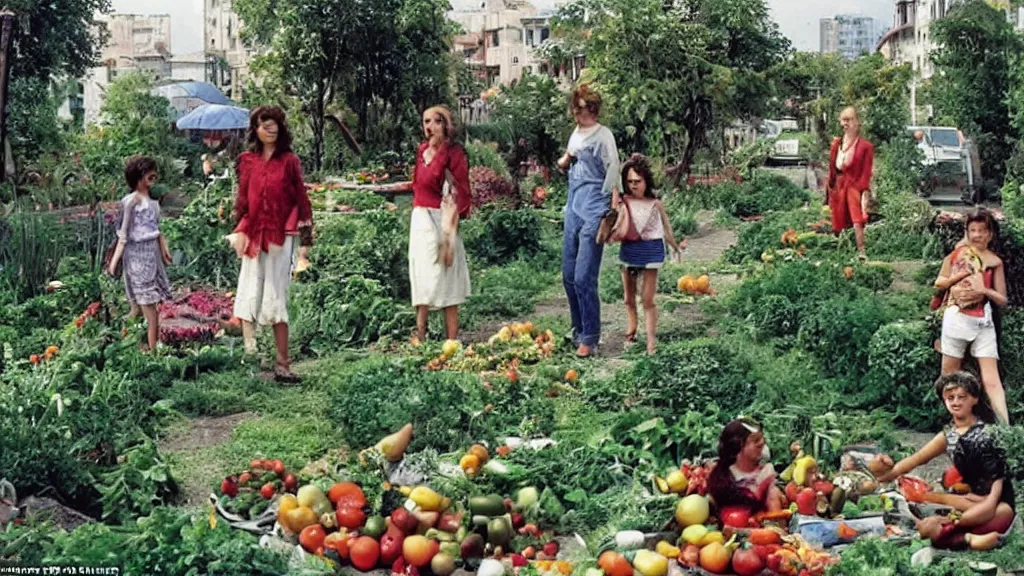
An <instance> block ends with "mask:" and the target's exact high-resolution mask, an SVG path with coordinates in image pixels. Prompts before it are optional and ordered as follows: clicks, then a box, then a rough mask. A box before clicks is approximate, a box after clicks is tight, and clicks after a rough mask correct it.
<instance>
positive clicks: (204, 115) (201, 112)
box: [177, 104, 249, 130]
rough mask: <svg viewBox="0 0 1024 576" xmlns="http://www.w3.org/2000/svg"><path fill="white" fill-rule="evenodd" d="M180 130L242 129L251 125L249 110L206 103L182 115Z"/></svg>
mask: <svg viewBox="0 0 1024 576" xmlns="http://www.w3.org/2000/svg"><path fill="white" fill-rule="evenodd" d="M177 126H178V130H242V129H245V128H248V127H249V111H248V110H246V109H245V108H239V107H238V106H225V105H222V104H206V105H205V106H200V107H199V108H196V109H195V110H193V111H191V112H189V113H188V114H186V115H184V116H182V117H181V118H180V119H179V120H178V122H177Z"/></svg>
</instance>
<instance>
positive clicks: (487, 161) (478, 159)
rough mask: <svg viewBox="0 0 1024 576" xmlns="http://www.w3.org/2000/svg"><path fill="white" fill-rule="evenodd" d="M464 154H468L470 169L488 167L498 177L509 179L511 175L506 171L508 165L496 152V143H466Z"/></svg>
mask: <svg viewBox="0 0 1024 576" xmlns="http://www.w3.org/2000/svg"><path fill="white" fill-rule="evenodd" d="M466 154H467V155H468V156H469V167H470V169H473V168H477V167H483V168H490V169H491V170H492V171H493V172H494V173H495V174H497V175H498V176H499V177H501V178H504V179H505V180H509V179H511V178H512V175H511V174H509V173H508V165H507V164H506V163H505V159H504V158H502V157H501V154H500V153H499V152H498V145H497V144H496V143H493V142H486V143H485V142H480V141H474V142H470V143H468V144H466Z"/></svg>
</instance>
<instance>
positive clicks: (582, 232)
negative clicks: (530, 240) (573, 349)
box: [562, 208, 604, 346]
mask: <svg viewBox="0 0 1024 576" xmlns="http://www.w3.org/2000/svg"><path fill="white" fill-rule="evenodd" d="M600 224H601V220H600V219H596V220H593V221H591V222H587V221H585V220H583V219H582V218H580V216H579V215H578V214H576V213H575V212H574V211H573V210H572V209H571V208H570V209H567V210H566V211H565V237H564V238H563V239H562V284H563V285H564V286H565V294H566V296H568V297H569V314H570V315H571V316H572V333H573V339H574V341H575V342H576V343H578V344H585V345H587V346H596V345H597V343H598V342H599V341H600V339H601V299H600V297H599V296H598V293H597V279H598V276H599V275H600V272H601V256H602V255H603V254H604V245H603V244H598V243H597V229H598V226H599V225H600Z"/></svg>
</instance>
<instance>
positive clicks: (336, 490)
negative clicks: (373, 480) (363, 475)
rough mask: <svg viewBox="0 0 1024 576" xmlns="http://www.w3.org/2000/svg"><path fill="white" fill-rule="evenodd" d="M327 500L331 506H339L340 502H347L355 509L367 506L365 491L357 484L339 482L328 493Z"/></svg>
mask: <svg viewBox="0 0 1024 576" xmlns="http://www.w3.org/2000/svg"><path fill="white" fill-rule="evenodd" d="M327 499H328V500H330V501H331V504H335V505H337V504H338V503H340V502H347V503H348V504H349V505H350V506H352V507H354V508H362V507H363V506H366V495H365V494H363V489H362V488H360V487H359V485H358V484H356V483H355V482H338V483H337V484H335V485H334V486H331V489H330V490H328V491H327Z"/></svg>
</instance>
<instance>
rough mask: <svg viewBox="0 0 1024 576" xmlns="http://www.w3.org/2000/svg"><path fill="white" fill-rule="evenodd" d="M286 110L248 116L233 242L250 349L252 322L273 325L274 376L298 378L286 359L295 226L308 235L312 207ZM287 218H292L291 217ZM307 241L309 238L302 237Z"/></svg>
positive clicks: (249, 349)
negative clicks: (237, 259)
mask: <svg viewBox="0 0 1024 576" xmlns="http://www.w3.org/2000/svg"><path fill="white" fill-rule="evenodd" d="M291 143H292V138H291V133H290V132H289V131H288V124H287V123H286V122H285V114H284V111H283V110H281V109H280V108H278V107H276V106H261V107H259V108H257V109H256V110H254V111H253V112H252V114H251V115H250V117H249V150H248V151H246V152H243V153H242V155H241V156H239V157H238V166H237V171H238V197H237V198H236V199H235V218H236V219H237V221H238V226H237V227H236V228H235V233H234V234H233V237H234V241H233V242H232V244H233V245H234V247H235V251H236V252H237V253H238V257H239V258H241V259H242V269H241V271H240V272H239V274H238V291H237V292H236V294H235V306H234V314H235V316H236V317H238V318H239V319H241V320H242V335H243V339H244V341H245V350H246V353H249V354H255V353H256V337H255V327H254V326H253V323H254V322H257V323H259V324H260V325H263V326H273V327H274V342H275V344H276V345H277V363H276V365H275V367H274V378H275V379H276V380H278V381H279V382H285V383H298V382H299V378H298V376H296V375H295V374H294V373H292V371H291V363H290V361H289V359H288V288H289V286H290V285H291V277H292V255H293V250H294V244H295V241H296V237H297V236H298V235H299V234H298V233H297V230H302V231H304V233H303V234H302V236H303V237H305V238H310V237H311V234H309V231H310V230H311V229H312V226H313V210H312V206H311V205H310V202H309V195H308V194H307V193H306V185H305V183H304V182H303V181H302V165H301V164H300V163H299V158H298V156H296V155H295V154H294V153H293V152H292V149H291ZM289 220H292V221H291V222H289ZM304 244H308V242H304Z"/></svg>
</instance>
